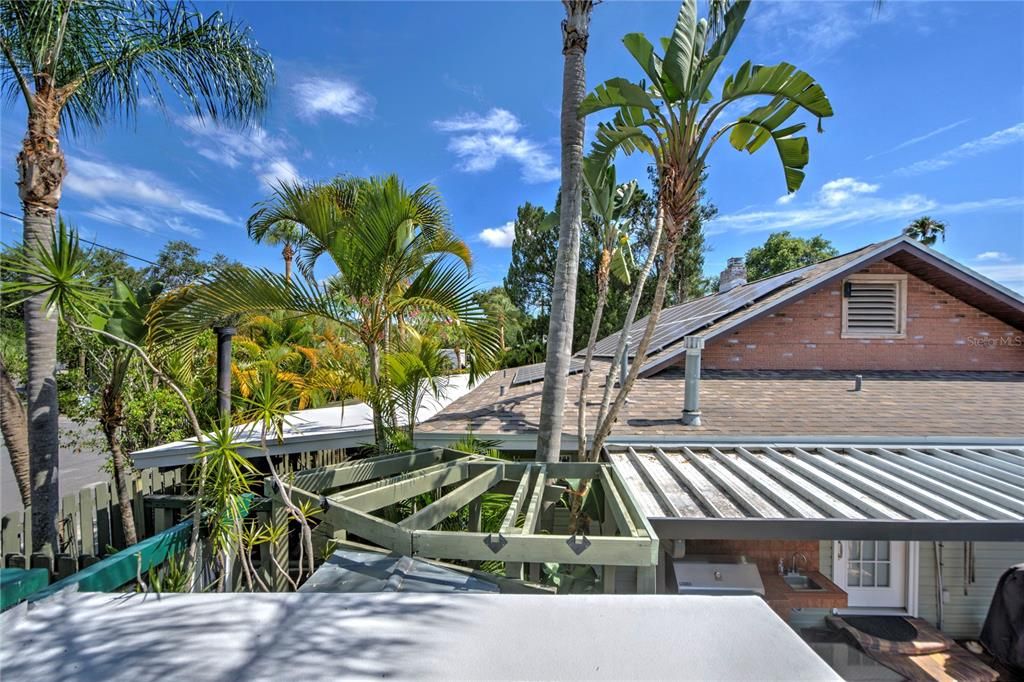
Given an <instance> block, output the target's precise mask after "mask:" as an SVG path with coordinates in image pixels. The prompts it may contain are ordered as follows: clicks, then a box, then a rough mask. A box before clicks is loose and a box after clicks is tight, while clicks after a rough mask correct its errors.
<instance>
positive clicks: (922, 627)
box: [826, 616, 954, 655]
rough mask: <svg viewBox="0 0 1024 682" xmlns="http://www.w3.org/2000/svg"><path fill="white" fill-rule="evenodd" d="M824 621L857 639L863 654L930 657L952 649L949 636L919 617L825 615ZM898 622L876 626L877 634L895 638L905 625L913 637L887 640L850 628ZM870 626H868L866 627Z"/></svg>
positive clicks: (904, 630) (903, 630) (903, 631)
mask: <svg viewBox="0 0 1024 682" xmlns="http://www.w3.org/2000/svg"><path fill="white" fill-rule="evenodd" d="M826 620H827V622H828V624H829V626H830V627H833V628H836V629H837V630H845V631H846V632H847V633H848V634H849V635H850V636H851V637H853V638H854V639H855V640H857V644H859V645H860V648H861V649H863V650H864V651H881V652H883V653H890V654H903V655H912V654H933V653H936V652H939V651H945V650H946V649H948V648H950V647H951V646H954V642H953V640H952V639H950V638H949V637H946V636H945V635H944V634H942V633H941V632H939V631H938V630H936V629H935V628H934V627H932V626H931V625H929V624H928V622H927V621H924V620H921V619H920V618H910V619H907V618H902V617H900V616H843V617H839V616H829V617H828V618H827V619H826ZM885 620H891V621H898V622H897V623H895V624H892V625H885V626H880V627H879V631H883V628H884V632H886V633H894V634H896V635H900V634H904V633H905V632H906V629H905V626H906V627H909V628H910V629H911V630H913V636H912V637H910V638H909V639H906V638H899V639H889V638H888V637H885V636H879V635H876V634H873V633H872V632H869V631H865V630H862V629H860V628H859V627H857V626H856V625H854V623H857V622H858V621H861V622H864V621H867V622H873V621H885ZM866 627H870V626H866Z"/></svg>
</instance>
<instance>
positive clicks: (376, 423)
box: [366, 341, 384, 446]
mask: <svg viewBox="0 0 1024 682" xmlns="http://www.w3.org/2000/svg"><path fill="white" fill-rule="evenodd" d="M366 354H367V356H368V359H369V361H370V386H371V387H372V389H373V400H372V401H371V403H372V404H371V405H370V409H371V410H372V411H373V442H374V443H376V444H377V445H378V446H379V445H380V444H381V443H382V442H383V439H384V419H383V417H382V415H381V413H380V403H381V400H380V395H379V391H380V351H379V348H378V347H377V342H376V341H368V342H367V344H366Z"/></svg>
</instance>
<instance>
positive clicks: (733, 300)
mask: <svg viewBox="0 0 1024 682" xmlns="http://www.w3.org/2000/svg"><path fill="white" fill-rule="evenodd" d="M811 267H814V266H810V265H809V266H807V267H805V268H800V269H799V270H793V271H792V272H784V273H782V274H781V275H775V276H774V277H768V278H767V279H763V280H760V281H758V282H751V283H750V284H744V285H742V286H738V287H736V288H734V289H730V290H729V291H727V292H725V293H721V294H712V295H710V296H705V297H703V298H698V299H695V300H693V301H687V302H686V303H681V304H679V305H676V306H672V307H671V308H666V309H664V310H662V311H661V316H660V317H659V318H658V326H657V327H656V328H655V330H654V336H653V337H651V345H650V346H649V347H648V349H647V355H648V356H651V355H654V354H655V353H658V352H660V351H662V350H664V349H665V348H667V347H669V346H671V345H673V344H675V343H678V342H679V341H681V340H682V339H683V337H684V336H687V335H688V334H692V333H693V332H695V331H697V330H698V329H702V328H703V327H706V326H708V325H710V324H712V323H714V322H716V321H718V320H720V319H721V318H723V317H725V316H726V315H728V314H730V313H733V312H735V311H737V310H739V309H740V308H744V307H746V306H748V305H750V304H751V303H754V302H755V301H757V300H759V299H761V298H764V297H765V296H767V295H768V294H771V293H772V292H774V291H776V290H777V289H779V288H780V287H783V286H786V285H788V284H791V283H792V282H794V281H796V280H798V279H801V278H802V277H803V276H804V272H805V271H806V270H807V269H808V268H811ZM646 327H647V318H646V317H644V318H643V319H640V320H637V321H636V322H634V323H633V326H632V327H630V339H629V346H628V349H627V350H628V353H629V357H630V359H632V358H634V357H635V356H636V349H637V347H638V346H639V345H640V338H641V337H642V336H643V334H644V329H645V328H646ZM619 333H620V332H616V333H615V334H612V335H611V336H608V337H605V338H604V339H601V340H600V341H598V343H597V346H595V348H594V357H595V358H609V359H610V358H612V357H613V356H614V355H615V350H616V348H618V345H619ZM583 352H584V351H580V355H582V354H583ZM582 371H583V358H582V357H579V356H577V357H575V358H573V360H572V363H571V364H570V366H569V374H576V373H577V372H582ZM543 378H544V363H543V362H540V363H537V364H535V365H527V366H525V367H520V368H519V369H518V370H517V371H516V375H515V377H513V378H512V385H513V386H518V385H519V384H528V383H531V382H534V381H540V380H541V379H543Z"/></svg>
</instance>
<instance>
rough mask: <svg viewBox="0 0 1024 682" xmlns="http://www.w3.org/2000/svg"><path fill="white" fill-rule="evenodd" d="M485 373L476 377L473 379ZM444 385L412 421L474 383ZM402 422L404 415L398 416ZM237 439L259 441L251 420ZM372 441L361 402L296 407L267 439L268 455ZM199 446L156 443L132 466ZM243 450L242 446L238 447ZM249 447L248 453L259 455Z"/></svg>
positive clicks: (369, 414) (183, 456) (179, 457)
mask: <svg viewBox="0 0 1024 682" xmlns="http://www.w3.org/2000/svg"><path fill="white" fill-rule="evenodd" d="M486 378H487V376H483V377H480V380H479V381H478V382H477V383H480V382H482V381H483V380H484V379H486ZM445 379H446V381H447V385H446V387H445V393H444V397H443V398H442V399H440V400H438V399H436V398H434V397H433V396H432V395H429V394H428V395H427V396H426V397H425V398H424V399H423V402H422V403H421V404H420V408H419V410H417V411H416V423H417V424H421V423H423V422H424V421H426V420H428V419H430V418H431V417H433V416H434V415H435V414H437V413H438V412H440V411H441V410H443V409H444V408H445V407H447V406H448V405H450V404H451V403H453V402H454V401H456V400H458V399H459V398H461V397H462V396H464V395H466V394H467V393H469V392H470V391H471V390H472V389H473V386H475V385H476V384H474V385H472V386H471V385H470V383H469V374H453V375H451V376H449V377H445ZM399 421H400V422H404V417H400V418H399ZM233 428H234V431H235V433H236V434H238V440H240V441H242V442H246V443H250V444H252V445H259V442H260V431H259V429H258V428H256V427H255V426H254V425H253V424H241V425H239V426H236V427H233ZM372 441H373V411H372V410H371V409H370V406H369V405H367V404H365V403H355V404H353V405H345V406H341V405H337V406H333V407H321V408H317V409H311V410H299V411H297V412H292V413H291V414H290V415H288V416H287V417H285V428H284V438H283V439H282V440H281V442H277V441H276V440H271V442H270V443H269V447H268V450H269V451H270V454H272V455H283V454H289V453H295V452H309V451H312V450H332V449H335V448H348V447H354V446H357V445H363V444H366V443H370V442H372ZM198 452H199V448H198V446H197V445H196V440H195V438H189V439H187V440H179V441H175V442H173V443H165V444H163V445H157V446H154V447H151V448H146V449H145V450H136V451H135V452H133V453H132V458H133V459H134V460H135V466H136V467H138V468H140V469H146V468H149V467H166V466H181V465H182V464H190V463H192V459H193V458H194V457H195V456H196V454H198ZM242 452H243V453H244V452H245V450H242ZM262 454H263V453H262V452H259V451H256V450H253V451H252V456H254V457H255V456H257V455H259V456H262Z"/></svg>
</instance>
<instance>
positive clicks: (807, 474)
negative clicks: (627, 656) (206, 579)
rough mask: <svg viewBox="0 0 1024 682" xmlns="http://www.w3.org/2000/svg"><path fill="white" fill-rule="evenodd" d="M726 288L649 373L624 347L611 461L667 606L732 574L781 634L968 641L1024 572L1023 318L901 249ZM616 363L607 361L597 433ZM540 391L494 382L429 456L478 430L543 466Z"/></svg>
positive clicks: (944, 265)
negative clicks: (999, 583) (629, 373)
mask: <svg viewBox="0 0 1024 682" xmlns="http://www.w3.org/2000/svg"><path fill="white" fill-rule="evenodd" d="M721 281H722V287H721V289H720V291H719V292H717V293H715V294H713V295H710V296H707V297H705V298H702V299H698V300H695V301H689V302H686V303H683V304H681V305H678V306H675V307H673V308H668V309H666V310H665V311H663V314H662V316H661V318H660V319H659V324H658V326H657V328H656V333H655V337H654V342H653V343H652V345H651V348H650V350H649V352H648V354H647V355H646V357H643V358H638V357H636V356H635V352H634V351H635V349H636V346H637V343H638V341H639V339H640V337H641V335H642V333H643V329H644V327H645V326H646V322H647V321H646V319H644V320H640V321H638V322H637V323H636V324H634V325H633V327H632V328H631V329H630V330H629V332H628V333H629V339H628V344H627V347H628V349H629V353H628V355H629V359H628V361H629V362H630V363H636V362H640V363H642V364H641V368H640V378H639V379H638V380H637V382H636V384H635V386H634V388H633V391H632V392H631V393H630V396H629V402H628V403H627V405H626V407H625V408H624V409H623V411H622V412H621V413H620V416H619V419H618V421H617V422H616V425H615V428H614V430H613V433H612V436H611V438H610V439H609V443H608V445H607V448H606V451H605V452H603V453H602V457H604V458H606V459H608V460H609V461H611V462H612V464H613V465H614V467H615V469H616V471H617V472H619V474H620V475H621V476H622V477H623V479H624V480H626V482H627V483H628V485H629V486H630V489H631V490H632V491H633V494H634V496H635V497H636V499H637V502H638V504H639V505H640V506H642V507H644V508H645V510H646V514H647V516H648V518H649V520H650V522H651V523H652V524H653V527H654V529H655V530H656V531H657V534H658V537H659V538H660V539H661V541H662V543H663V545H662V546H663V549H664V550H665V552H666V554H665V561H664V562H663V563H664V564H665V569H666V570H665V574H666V575H665V577H664V581H663V585H662V587H663V588H665V589H668V590H672V589H673V585H674V584H675V583H673V579H672V577H671V576H672V573H673V570H672V568H671V567H673V566H675V567H676V568H678V567H679V566H680V565H682V566H684V568H685V569H686V570H690V568H692V566H688V565H686V564H685V561H686V559H685V558H686V557H689V558H690V559H692V558H693V557H695V556H696V557H698V558H701V559H704V560H707V559H708V557H710V559H711V560H712V561H714V560H715V559H718V560H721V561H724V562H725V563H727V564H728V563H732V562H734V561H735V560H737V557H742V560H743V562H744V563H748V564H751V565H755V566H756V567H757V573H759V575H760V582H761V584H763V586H764V593H765V597H766V599H768V601H769V603H770V604H771V605H772V606H773V608H775V609H776V611H777V612H778V613H779V614H780V615H782V616H783V617H784V618H786V619H788V620H790V622H791V623H794V624H803V625H806V624H810V623H815V622H818V621H821V619H822V618H823V617H824V616H825V615H827V614H828V613H830V612H831V613H848V612H850V611H857V612H865V613H899V614H909V615H911V616H919V617H922V618H924V619H926V620H928V621H930V622H931V623H941V625H942V627H943V629H944V631H945V632H947V633H949V634H951V635H953V636H963V637H977V636H978V630H979V629H980V626H981V621H982V620H983V619H984V616H985V612H986V610H987V607H988V604H989V601H990V599H991V597H992V593H993V590H994V588H995V583H996V580H997V579H998V576H999V574H1000V573H1001V572H1002V570H1004V569H1005V568H1006V567H1008V566H1010V565H1011V564H1014V563H1019V562H1021V561H1024V447H1022V446H1024V298H1022V297H1021V296H1020V295H1018V294H1017V293H1015V292H1013V291H1011V290H1009V289H1007V288H1005V287H1003V286H1001V285H999V284H998V283H996V282H993V281H991V280H989V279H987V278H985V277H983V276H981V275H980V274H978V273H976V272H973V271H972V270H970V269H969V268H967V267H965V266H964V265H962V264H960V263H957V262H956V261H953V260H952V259H950V258H948V257H946V256H944V255H942V254H940V253H938V252H937V251H934V250H932V249H929V248H928V247H925V246H922V245H921V244H919V243H917V242H915V241H913V240H911V239H908V238H906V237H903V236H901V237H897V238H894V239H891V240H887V241H883V242H879V243H876V244H870V245H867V246H865V247H863V248H860V249H857V250H855V251H852V252H850V253H846V254H843V255H841V256H837V257H835V258H832V259H830V260H827V261H824V262H821V263H817V264H815V265H811V266H807V267H804V268H801V269H798V270H795V271H792V272H788V273H783V274H780V275H776V276H773V277H770V278H767V279H764V280H761V281H758V282H750V283H747V282H746V279H745V276H744V273H743V272H742V261H739V260H738V259H732V260H731V261H730V265H729V268H728V269H727V270H726V272H724V273H723V276H722V278H721ZM618 342H619V334H618V333H617V334H614V335H612V336H611V337H609V338H607V339H604V340H602V341H601V342H600V343H599V344H598V346H597V352H596V355H597V361H596V365H597V366H596V368H595V372H594V375H593V377H592V379H591V386H592V388H591V393H590V396H589V398H588V402H587V405H586V406H585V409H586V410H587V412H588V424H589V425H590V430H592V429H593V423H594V419H596V412H597V410H598V407H599V403H600V399H601V393H602V390H603V385H602V384H603V382H604V376H605V373H606V371H607V368H608V363H610V362H612V361H613V359H614V358H613V356H614V353H615V349H616V347H617V344H618ZM581 365H582V361H581V359H580V358H577V359H576V361H574V363H573V366H572V368H571V370H570V375H571V376H570V378H569V387H568V392H567V395H568V396H569V399H568V404H567V406H566V413H565V419H564V424H565V427H564V428H565V432H564V433H563V438H562V443H563V449H565V450H567V451H569V452H575V450H576V438H575V425H576V417H577V409H578V405H577V404H576V403H574V402H573V396H574V395H576V394H577V392H578V385H579V379H578V372H579V371H580V370H581V369H582V367H581ZM542 379H543V366H542V365H533V366H527V367H520V368H515V369H508V370H502V371H499V372H496V373H494V374H492V375H491V376H490V377H488V378H487V379H486V380H484V381H483V382H482V383H480V384H479V385H478V386H477V387H476V388H475V389H474V390H472V391H471V392H469V393H468V394H467V395H465V396H463V397H462V398H460V399H458V400H456V401H454V402H453V403H452V404H450V405H449V406H448V407H446V408H445V409H444V410H442V411H441V412H440V413H439V414H437V415H436V416H435V417H433V418H432V419H431V420H429V421H427V422H426V423H424V424H423V425H422V426H421V427H420V429H419V433H418V438H417V445H440V444H446V443H450V442H452V441H454V440H456V439H457V438H459V437H461V436H463V435H464V434H465V433H466V432H467V431H472V432H473V433H474V435H475V436H477V437H478V438H481V439H488V440H494V441H496V442H498V443H499V445H500V447H501V448H503V449H505V450H507V451H510V452H520V453H523V454H525V455H526V456H532V454H531V453H532V451H533V450H534V449H535V445H536V428H537V423H538V422H539V415H540V401H541V381H542ZM595 384H596V385H595ZM961 558H962V559H961ZM937 559H941V560H942V561H937ZM954 559H955V560H954ZM780 560H782V562H783V563H784V564H785V565H786V566H785V568H786V570H785V571H784V572H786V573H789V572H791V571H792V570H793V564H794V563H798V564H799V566H797V569H800V570H803V571H804V572H805V573H806V575H809V576H810V577H811V578H812V579H813V581H817V583H818V584H819V586H822V587H824V588H825V589H821V590H816V591H807V590H798V589H795V588H793V586H792V585H790V584H789V582H787V580H789V579H788V578H786V577H785V576H780V575H778V573H779V571H778V566H779V562H780ZM680 561H683V562H684V563H683V564H680ZM801 567H803V568H802V569H801ZM716 575H717V573H716ZM797 578H799V576H797ZM617 579H619V580H622V577H621V576H618V577H617ZM794 580H796V579H794ZM626 582H627V583H628V580H627V581H626ZM951 584H954V585H955V587H956V589H950V587H949V586H950V585H951Z"/></svg>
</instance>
